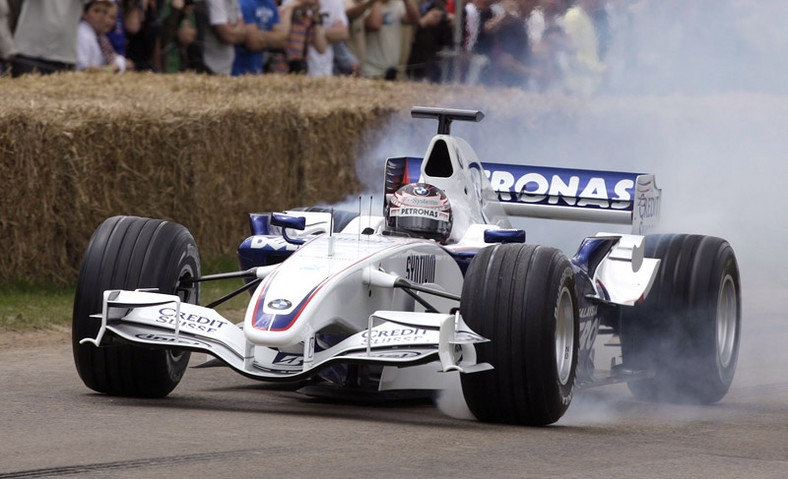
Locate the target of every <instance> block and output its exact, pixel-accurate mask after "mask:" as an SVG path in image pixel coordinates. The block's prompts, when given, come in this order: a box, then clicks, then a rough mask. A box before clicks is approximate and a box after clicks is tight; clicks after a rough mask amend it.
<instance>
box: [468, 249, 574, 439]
mask: <svg viewBox="0 0 788 479" xmlns="http://www.w3.org/2000/svg"><path fill="white" fill-rule="evenodd" d="M460 313H461V314H462V317H463V319H464V320H465V322H466V323H467V324H468V326H469V327H470V328H471V329H473V330H474V331H475V332H477V333H479V334H481V335H482V336H484V337H486V338H488V339H490V342H489V343H481V344H477V345H476V351H477V360H478V361H479V362H489V363H490V364H492V365H493V367H494V369H493V370H490V371H485V372H479V373H471V374H463V375H462V376H461V378H462V389H463V394H464V396H465V401H466V403H467V404H468V407H469V408H470V410H471V412H473V414H474V415H475V416H476V418H477V419H479V420H481V421H487V422H499V423H509V424H522V425H530V426H543V425H547V424H552V423H554V422H556V421H557V420H558V419H560V418H561V416H563V414H564V412H566V409H567V408H568V407H569V403H570V402H571V400H572V393H573V386H574V382H575V370H576V367H577V354H578V328H579V325H578V310H577V291H576V287H575V278H574V273H573V271H572V266H571V264H570V263H569V260H568V259H567V258H566V256H565V255H564V254H563V253H561V252H560V251H559V250H557V249H555V248H549V247H545V246H535V245H521V244H506V245H496V246H491V247H488V248H485V249H483V250H481V251H480V252H479V254H478V255H477V256H476V257H475V258H474V259H473V261H472V262H471V264H470V266H469V267H468V271H467V273H466V275H465V282H464V284H463V289H462V297H461V302H460Z"/></svg>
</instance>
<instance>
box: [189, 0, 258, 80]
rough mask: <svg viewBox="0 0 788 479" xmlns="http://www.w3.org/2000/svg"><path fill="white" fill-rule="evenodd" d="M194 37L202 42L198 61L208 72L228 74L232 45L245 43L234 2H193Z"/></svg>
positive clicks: (230, 0)
mask: <svg viewBox="0 0 788 479" xmlns="http://www.w3.org/2000/svg"><path fill="white" fill-rule="evenodd" d="M195 5H196V6H197V8H196V10H195V11H196V13H197V38H198V41H201V42H202V48H203V51H202V60H203V63H204V65H205V69H206V70H207V71H208V72H210V73H215V74H220V75H229V74H231V73H232V69H233V62H234V61H235V48H234V46H235V45H237V44H239V43H243V42H245V41H246V32H247V30H246V24H245V23H244V19H243V14H242V13H241V5H240V4H239V3H238V0H200V2H199V3H196V2H195Z"/></svg>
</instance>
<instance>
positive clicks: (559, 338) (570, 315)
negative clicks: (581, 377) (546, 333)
mask: <svg viewBox="0 0 788 479" xmlns="http://www.w3.org/2000/svg"><path fill="white" fill-rule="evenodd" d="M574 332H575V328H574V305H573V304H572V295H571V294H570V293H569V290H568V289H567V288H566V287H564V288H562V289H561V292H560V294H559V295H558V303H557V304H556V311H555V364H556V369H557V371H558V381H559V382H560V383H561V384H562V385H565V384H567V382H568V381H569V377H570V376H571V374H572V361H573V360H574V351H575V348H574V346H575V335H574Z"/></svg>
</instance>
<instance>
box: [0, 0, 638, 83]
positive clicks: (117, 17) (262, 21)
mask: <svg viewBox="0 0 788 479" xmlns="http://www.w3.org/2000/svg"><path fill="white" fill-rule="evenodd" d="M626 1H627V0H0V62H2V63H0V68H2V72H3V74H10V75H12V76H19V75H22V74H25V73H30V72H39V73H43V74H46V73H51V72H54V71H60V70H71V69H76V70H84V71H88V72H95V73H123V72H124V71H130V70H137V71H153V72H161V73H174V72H180V71H196V72H201V73H209V74H217V75H249V74H253V75H259V74H272V73H302V74H306V75H310V76H326V75H356V76H363V77H368V78H381V79H387V80H408V79H410V80H426V81H431V82H449V81H450V82H462V83H468V84H485V85H501V86H511V87H520V88H524V89H530V90H535V91H548V90H562V91H573V92H582V93H591V92H593V91H595V90H597V89H598V88H599V87H600V85H601V83H602V82H603V79H605V78H606V77H607V76H608V75H609V74H610V70H611V68H610V65H608V63H607V62H606V55H607V54H608V50H609V46H610V38H611V25H615V24H617V23H616V22H617V21H618V20H619V19H618V17H617V16H616V12H617V9H619V8H620V7H621V5H622V4H624V3H626Z"/></svg>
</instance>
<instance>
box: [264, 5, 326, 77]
mask: <svg viewBox="0 0 788 479" xmlns="http://www.w3.org/2000/svg"><path fill="white" fill-rule="evenodd" d="M279 16H280V19H281V20H282V25H284V27H285V29H287V31H288V34H287V41H286V43H285V48H284V50H283V51H281V52H277V53H275V54H274V67H273V68H274V72H276V73H308V72H307V70H308V66H307V58H308V56H309V54H310V47H311V48H312V49H313V50H314V51H316V52H318V53H325V52H326V50H328V40H327V39H326V30H325V28H324V27H323V17H322V16H321V15H320V3H319V2H318V1H317V0H293V1H292V2H288V3H286V4H284V5H283V6H282V7H281V8H280V9H279Z"/></svg>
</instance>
